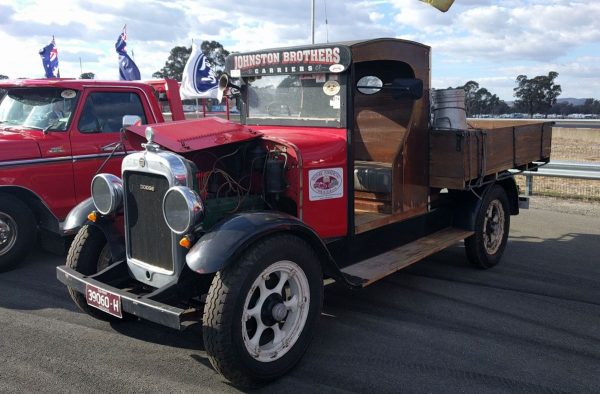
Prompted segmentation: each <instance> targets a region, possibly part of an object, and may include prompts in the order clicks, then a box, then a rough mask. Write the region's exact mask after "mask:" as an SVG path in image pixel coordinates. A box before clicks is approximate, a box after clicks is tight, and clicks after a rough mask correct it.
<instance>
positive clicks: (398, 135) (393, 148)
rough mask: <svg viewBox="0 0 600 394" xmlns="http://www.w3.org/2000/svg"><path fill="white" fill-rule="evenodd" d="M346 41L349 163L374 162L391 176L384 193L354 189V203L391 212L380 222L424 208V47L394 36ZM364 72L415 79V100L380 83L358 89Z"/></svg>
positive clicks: (426, 63) (426, 56)
mask: <svg viewBox="0 0 600 394" xmlns="http://www.w3.org/2000/svg"><path fill="white" fill-rule="evenodd" d="M350 47H351V50H352V60H353V66H352V78H351V80H352V93H353V103H352V105H353V110H354V114H353V115H354V118H353V121H354V124H353V129H352V138H353V146H354V160H355V168H359V167H361V166H367V167H368V166H371V165H373V164H374V163H379V164H378V165H380V167H381V168H382V169H384V167H385V168H387V169H388V171H389V172H390V177H391V180H392V182H391V190H390V193H388V194H385V193H384V194H382V193H381V190H377V193H373V192H372V191H370V190H361V191H357V192H356V194H355V208H356V210H357V212H363V213H366V212H368V213H372V212H375V213H380V214H385V215H391V216H392V217H386V218H380V219H381V220H380V221H381V223H383V224H387V223H390V222H392V221H397V220H402V219H401V217H405V216H407V217H411V216H414V215H416V214H419V213H423V212H426V211H427V205H428V197H429V174H428V168H429V166H428V157H429V142H428V133H427V129H428V113H429V89H430V85H429V84H430V48H429V47H427V46H425V45H422V44H418V43H415V42H410V41H405V40H397V39H378V40H370V41H364V42H360V43H355V44H352V45H350ZM364 76H376V77H378V78H379V79H381V80H382V82H383V83H384V86H385V85H386V84H390V83H391V82H392V81H393V80H394V79H396V78H409V79H410V78H415V79H420V80H422V82H423V96H422V97H421V98H420V99H417V100H414V99H396V98H394V97H393V92H392V91H391V90H386V89H382V90H380V91H379V92H377V93H375V94H371V95H368V94H363V93H361V92H359V91H358V89H357V88H356V84H357V82H358V81H359V80H360V79H361V78H362V77H364ZM355 173H356V170H355ZM370 192H371V193H370Z"/></svg>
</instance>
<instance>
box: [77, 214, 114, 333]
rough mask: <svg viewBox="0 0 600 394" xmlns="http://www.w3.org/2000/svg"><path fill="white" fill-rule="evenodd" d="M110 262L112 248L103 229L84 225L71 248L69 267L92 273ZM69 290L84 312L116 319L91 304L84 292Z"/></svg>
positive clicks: (103, 317) (96, 316)
mask: <svg viewBox="0 0 600 394" xmlns="http://www.w3.org/2000/svg"><path fill="white" fill-rule="evenodd" d="M110 264H111V255H110V249H109V248H108V243H107V242H106V238H105V237H104V234H102V231H100V230H99V229H97V228H95V227H93V226H90V225H85V226H83V227H82V228H81V229H80V230H79V232H78V233H77V235H76V236H75V239H74V240H73V243H72V244H71V247H70V248H69V254H68V255H67V267H69V268H72V269H74V270H75V271H77V272H79V273H81V274H84V275H92V274H95V273H97V272H100V271H102V270H103V269H105V268H107V267H108V266H109V265H110ZM68 290H69V294H70V296H71V298H72V299H73V301H74V302H75V304H76V305H77V307H78V308H79V309H81V310H82V311H83V312H85V313H87V314H88V315H90V316H92V317H95V318H97V319H100V320H105V321H111V320H113V319H116V318H113V317H112V316H111V315H109V314H107V313H104V312H102V311H101V310H99V309H96V308H94V307H91V306H89V305H88V304H87V302H86V300H85V296H84V295H83V294H81V293H79V292H77V291H75V290H74V289H73V288H71V287H68Z"/></svg>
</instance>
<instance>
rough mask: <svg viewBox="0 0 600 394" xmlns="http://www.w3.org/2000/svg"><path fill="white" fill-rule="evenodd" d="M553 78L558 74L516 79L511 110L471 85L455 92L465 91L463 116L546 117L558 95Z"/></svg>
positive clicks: (472, 83) (552, 73)
mask: <svg viewBox="0 0 600 394" xmlns="http://www.w3.org/2000/svg"><path fill="white" fill-rule="evenodd" d="M557 77H558V73H557V72H555V71H550V72H549V73H548V75H538V76H535V77H533V78H528V77H527V75H519V76H518V77H517V79H516V81H515V82H516V85H517V86H516V87H515V88H514V89H513V92H514V96H515V97H516V100H515V101H514V103H513V106H512V107H511V106H509V105H508V104H507V103H506V102H505V101H503V100H500V99H499V98H498V96H497V95H495V94H493V93H491V92H489V91H488V90H487V89H486V88H484V87H480V86H479V84H478V83H477V82H475V81H469V82H467V83H466V84H464V85H463V86H458V87H457V88H456V89H464V91H465V108H466V111H467V116H475V115H492V116H494V115H502V114H510V113H526V114H529V117H533V114H536V113H540V114H544V115H545V116H548V114H550V113H553V112H552V108H553V107H554V106H555V105H556V102H557V99H558V96H560V94H561V93H562V88H561V86H560V85H557V84H556V83H555V79H556V78H557Z"/></svg>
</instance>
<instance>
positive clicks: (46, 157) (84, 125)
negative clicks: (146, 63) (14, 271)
mask: <svg viewBox="0 0 600 394" xmlns="http://www.w3.org/2000/svg"><path fill="white" fill-rule="evenodd" d="M178 89H179V86H178V84H177V82H176V81H175V80H156V81H149V82H148V83H140V82H118V81H115V82H107V81H90V80H69V79H37V80H17V81H2V82H1V83H0V90H3V91H4V92H5V95H4V97H2V96H0V100H1V101H0V271H4V270H7V269H10V268H12V267H14V266H15V265H16V264H17V263H18V262H19V261H21V260H22V259H23V257H24V256H25V254H26V253H27V252H28V251H29V250H31V249H32V245H33V244H34V243H35V242H36V239H37V238H38V235H39V236H40V237H41V239H42V241H45V240H48V239H50V240H51V241H54V238H56V236H64V235H68V234H70V233H73V232H76V231H77V230H78V229H77V228H74V227H72V226H71V225H70V224H69V221H68V219H67V214H68V213H69V211H70V210H71V209H72V208H73V207H74V206H75V205H76V204H77V203H79V202H81V201H82V200H84V199H86V198H88V197H89V196H90V182H91V180H92V178H93V177H94V175H95V174H96V172H97V171H98V170H99V169H100V168H101V167H102V171H104V172H108V173H115V174H119V173H120V168H121V159H122V158H123V156H124V155H125V154H126V152H127V150H131V146H130V144H129V143H128V141H121V139H120V134H119V131H120V130H121V127H122V124H121V122H122V118H123V115H125V114H129V115H136V116H138V117H139V118H140V121H141V122H142V123H144V124H145V123H149V124H150V123H161V122H164V117H163V114H162V113H161V102H160V101H159V99H160V100H161V101H166V102H168V103H169V104H170V107H171V109H172V114H173V115H172V116H173V119H175V120H181V119H184V117H183V110H182V106H181V100H180V98H179V94H178V91H179V90H178ZM121 142H122V143H123V145H124V147H125V149H122V148H121V146H120V145H119V144H120V143H121ZM47 244H48V243H47ZM49 245H50V246H53V245H52V243H49ZM55 245H56V243H55Z"/></svg>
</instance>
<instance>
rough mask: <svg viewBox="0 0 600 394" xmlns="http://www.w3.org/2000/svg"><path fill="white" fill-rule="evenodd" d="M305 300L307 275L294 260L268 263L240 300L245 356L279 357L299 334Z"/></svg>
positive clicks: (262, 359)
mask: <svg viewBox="0 0 600 394" xmlns="http://www.w3.org/2000/svg"><path fill="white" fill-rule="evenodd" d="M309 302H310V287H309V284H308V278H307V277H306V274H305V273H304V271H302V269H301V268H300V267H299V266H298V265H297V264H296V263H294V262H292V261H287V260H284V261H279V262H276V263H274V264H271V265H270V266H268V267H267V268H266V269H265V270H264V271H263V272H262V273H261V274H260V275H259V276H258V277H257V278H256V279H255V281H254V283H253V284H252V286H251V287H250V291H249V292H248V294H247V296H246V301H245V302H244V310H243V315H242V338H243V341H244V346H245V347H246V350H247V351H248V353H249V355H250V356H252V357H253V358H254V359H255V360H257V361H259V362H271V361H274V360H277V359H279V358H281V357H283V355H285V354H286V353H287V352H288V351H289V350H290V349H291V348H292V347H293V346H294V344H295V343H296V341H297V340H298V338H300V335H301V334H302V330H303V328H304V325H305V324H306V320H307V317H308V309H309V308H308V304H309Z"/></svg>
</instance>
